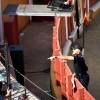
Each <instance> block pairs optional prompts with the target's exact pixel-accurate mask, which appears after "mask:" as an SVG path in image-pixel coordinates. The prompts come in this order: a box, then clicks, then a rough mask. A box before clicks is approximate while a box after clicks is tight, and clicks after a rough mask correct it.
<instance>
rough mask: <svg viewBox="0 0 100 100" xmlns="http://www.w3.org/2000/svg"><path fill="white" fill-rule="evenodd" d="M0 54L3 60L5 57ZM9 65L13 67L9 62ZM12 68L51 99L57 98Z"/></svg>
mask: <svg viewBox="0 0 100 100" xmlns="http://www.w3.org/2000/svg"><path fill="white" fill-rule="evenodd" d="M0 56H1V57H2V58H3V59H4V60H5V58H4V57H3V56H2V55H0ZM9 65H10V67H12V68H14V67H13V66H12V65H11V64H9ZM14 70H15V71H16V72H18V73H19V74H20V75H21V76H23V77H24V78H25V79H26V80H28V81H29V82H30V83H31V84H33V85H34V86H35V87H37V88H38V89H40V90H41V91H42V92H44V93H45V94H47V95H48V96H50V97H52V98H53V99H55V100H58V99H57V98H55V97H54V96H52V95H50V94H48V93H47V92H45V91H44V90H43V89H41V88H40V87H39V86H37V85H36V84H35V83H33V82H32V81H30V80H29V79H28V78H27V77H25V76H24V75H23V74H21V73H20V72H19V71H18V70H16V69H15V68H14Z"/></svg>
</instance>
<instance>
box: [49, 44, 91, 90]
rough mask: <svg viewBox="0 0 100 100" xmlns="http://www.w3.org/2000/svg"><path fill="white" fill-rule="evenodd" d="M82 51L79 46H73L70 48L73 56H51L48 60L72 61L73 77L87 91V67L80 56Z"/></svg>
mask: <svg viewBox="0 0 100 100" xmlns="http://www.w3.org/2000/svg"><path fill="white" fill-rule="evenodd" d="M82 49H83V47H81V46H79V45H75V46H74V47H72V55H73V56H64V55H62V56H51V57H49V58H48V59H50V60H51V61H52V60H53V59H54V58H59V59H64V60H73V66H74V70H75V73H74V74H73V77H75V76H76V77H77V79H78V80H79V82H80V83H81V84H82V85H83V86H84V87H85V88H86V89H87V86H88V84H89V74H88V73H87V71H88V67H87V65H86V64H85V60H84V58H83V56H82Z"/></svg>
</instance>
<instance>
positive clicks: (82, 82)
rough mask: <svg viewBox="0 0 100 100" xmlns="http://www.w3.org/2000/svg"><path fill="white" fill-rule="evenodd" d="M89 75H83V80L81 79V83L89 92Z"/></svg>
mask: <svg viewBox="0 0 100 100" xmlns="http://www.w3.org/2000/svg"><path fill="white" fill-rule="evenodd" d="M89 79H90V78H89V75H88V74H87V73H86V74H83V75H82V78H80V79H79V81H80V83H81V84H82V85H83V86H84V87H85V88H86V90H88V88H87V87H88V84H89Z"/></svg>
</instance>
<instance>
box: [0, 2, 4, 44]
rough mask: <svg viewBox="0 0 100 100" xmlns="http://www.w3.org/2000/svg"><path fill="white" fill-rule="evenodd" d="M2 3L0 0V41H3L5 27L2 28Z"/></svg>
mask: <svg viewBox="0 0 100 100" xmlns="http://www.w3.org/2000/svg"><path fill="white" fill-rule="evenodd" d="M1 5H2V3H1V0H0V42H2V41H3V28H2V6H1Z"/></svg>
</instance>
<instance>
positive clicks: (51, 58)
mask: <svg viewBox="0 0 100 100" xmlns="http://www.w3.org/2000/svg"><path fill="white" fill-rule="evenodd" d="M54 58H55V56H51V57H49V58H47V59H50V60H51V61H52V60H53V59H54Z"/></svg>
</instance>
